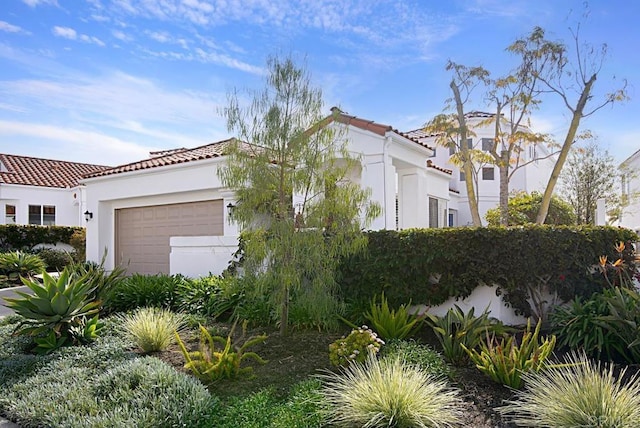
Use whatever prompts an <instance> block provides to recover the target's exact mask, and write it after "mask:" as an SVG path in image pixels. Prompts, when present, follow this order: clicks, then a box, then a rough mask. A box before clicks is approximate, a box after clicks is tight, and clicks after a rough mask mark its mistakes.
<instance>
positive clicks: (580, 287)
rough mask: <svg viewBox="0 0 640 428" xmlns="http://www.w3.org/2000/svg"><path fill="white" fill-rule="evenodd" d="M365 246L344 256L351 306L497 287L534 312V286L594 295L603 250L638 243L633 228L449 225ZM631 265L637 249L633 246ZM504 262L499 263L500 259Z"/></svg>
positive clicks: (519, 307) (378, 236)
mask: <svg viewBox="0 0 640 428" xmlns="http://www.w3.org/2000/svg"><path fill="white" fill-rule="evenodd" d="M366 235H367V238H368V244H367V247H366V249H364V250H363V251H361V252H359V253H357V254H354V255H353V256H351V257H348V258H345V259H344V260H342V263H341V265H340V268H339V271H340V276H339V281H338V282H339V285H340V290H341V293H342V295H343V297H344V299H345V301H346V302H347V303H349V304H354V305H356V306H359V305H363V304H364V305H367V304H368V303H369V302H370V301H371V299H372V298H373V296H375V295H380V294H381V293H382V292H384V293H385V296H386V298H387V299H388V301H389V304H390V305H392V306H399V305H401V304H404V303H407V302H409V301H413V302H414V303H417V304H425V305H430V306H435V305H439V304H441V303H444V302H445V301H446V300H447V299H449V298H451V297H460V298H465V297H468V296H469V295H470V294H471V293H472V291H473V290H474V289H475V288H476V287H478V285H479V284H489V285H494V284H495V285H496V286H497V289H496V292H497V293H499V294H501V296H502V298H503V299H504V300H505V302H506V303H507V304H509V305H510V306H512V307H513V308H514V309H515V310H516V311H517V312H518V313H522V314H523V315H525V316H531V315H532V313H531V307H530V303H529V294H528V291H527V290H528V288H529V286H537V285H538V282H539V279H538V278H544V277H547V276H549V280H548V282H547V285H548V286H549V289H550V291H551V292H552V293H557V294H558V298H559V299H560V300H562V301H569V300H570V299H572V298H574V297H575V296H582V297H588V296H590V295H591V294H592V293H593V292H595V291H597V290H600V289H601V288H602V286H603V285H605V281H604V279H603V278H602V277H601V275H599V274H597V273H596V274H592V273H590V270H589V269H590V268H591V267H593V266H594V265H596V264H597V260H598V257H599V256H600V255H606V256H608V257H609V259H610V260H615V259H616V257H617V254H616V252H615V249H614V248H613V246H612V245H611V243H613V242H620V241H622V242H625V243H626V242H635V241H636V240H638V238H637V235H636V234H635V233H633V232H632V231H630V230H627V229H620V228H612V227H591V226H575V227H568V226H524V227H517V228H487V227H482V228H467V227H465V228H445V229H442V228H441V229H437V228H433V229H410V230H403V231H399V232H398V231H391V230H383V231H375V232H367V233H366ZM624 257H625V262H629V263H630V262H631V260H632V259H633V254H632V252H631V247H630V246H627V250H626V251H625V254H624ZM497 260H499V261H500V262H499V263H498V262H496V261H497Z"/></svg>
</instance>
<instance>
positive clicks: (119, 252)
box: [116, 199, 224, 274]
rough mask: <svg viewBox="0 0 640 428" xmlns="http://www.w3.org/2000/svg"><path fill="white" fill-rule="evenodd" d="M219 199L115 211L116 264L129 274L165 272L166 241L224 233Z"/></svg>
mask: <svg viewBox="0 0 640 428" xmlns="http://www.w3.org/2000/svg"><path fill="white" fill-rule="evenodd" d="M222 210H223V203H222V200H221V199H220V200H216V201H203V202H190V203H184V204H170V205H155V206H149V207H136V208H123V209H119V210H116V262H117V264H119V265H121V266H123V267H125V268H127V271H128V272H129V274H132V273H142V274H156V273H167V274H168V273H169V251H170V247H169V238H170V237H172V236H214V235H223V234H224V224H223V211H222Z"/></svg>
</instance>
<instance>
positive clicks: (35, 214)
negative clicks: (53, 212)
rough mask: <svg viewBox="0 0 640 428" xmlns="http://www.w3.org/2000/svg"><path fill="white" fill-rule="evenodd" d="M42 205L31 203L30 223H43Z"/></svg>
mask: <svg viewBox="0 0 640 428" xmlns="http://www.w3.org/2000/svg"><path fill="white" fill-rule="evenodd" d="M41 214H42V207H41V206H40V205H29V224H42V216H41Z"/></svg>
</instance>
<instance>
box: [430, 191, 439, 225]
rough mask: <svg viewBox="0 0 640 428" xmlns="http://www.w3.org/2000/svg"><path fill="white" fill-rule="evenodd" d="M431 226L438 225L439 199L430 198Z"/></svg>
mask: <svg viewBox="0 0 640 428" xmlns="http://www.w3.org/2000/svg"><path fill="white" fill-rule="evenodd" d="M429 227H438V200H437V199H436V198H429Z"/></svg>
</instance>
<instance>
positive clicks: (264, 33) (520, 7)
mask: <svg viewBox="0 0 640 428" xmlns="http://www.w3.org/2000/svg"><path fill="white" fill-rule="evenodd" d="M589 10H590V13H589V17H588V18H587V19H586V21H584V22H583V24H582V27H581V37H582V39H583V40H584V41H588V42H590V43H592V44H594V45H596V46H599V45H600V44H602V43H607V45H608V55H607V58H606V62H605V65H604V68H603V69H602V71H601V73H600V75H599V79H598V81H597V84H596V85H597V86H596V89H597V94H596V95H601V94H602V93H605V92H606V91H607V90H611V89H614V88H615V87H617V85H619V84H621V82H622V79H627V80H628V82H629V87H628V90H629V95H630V97H631V100H630V101H628V102H626V103H624V104H621V105H616V106H615V107H613V108H611V107H606V108H604V109H602V110H600V111H598V112H597V113H596V114H595V115H593V116H592V117H591V118H589V120H587V121H585V123H584V127H587V128H589V129H591V130H592V131H593V132H594V133H595V134H596V135H597V137H598V141H599V142H600V144H601V145H602V146H603V147H605V148H607V149H608V150H609V151H610V152H611V154H613V155H614V156H615V158H616V159H617V160H619V161H621V160H623V159H625V158H626V157H627V156H629V155H631V154H632V153H633V152H635V151H636V150H638V149H640V125H639V120H638V118H640V92H639V91H638V89H637V88H638V87H639V86H638V85H640V55H639V54H638V51H637V46H638V45H640V26H638V25H637V20H638V18H639V17H640V2H636V1H634V0H598V1H592V2H590V3H589ZM583 11H584V9H583V2H582V1H573V0H536V1H531V0H510V1H502V0H449V1H440V0H429V1H428V0H423V1H421V0H2V7H1V8H0V152H3V153H12V154H22V155H29V156H38V157H47V158H54V159H65V160H73V161H79V162H90V163H98V164H107V165H117V164H121V163H127V162H132V161H135V160H139V159H142V158H144V157H146V156H147V154H148V152H149V151H150V150H158V149H166V148H174V147H194V146H198V145H202V144H206V143H208V142H212V141H217V140H221V139H224V138H227V137H229V136H230V135H229V133H228V132H227V130H226V126H225V123H224V120H223V119H222V118H221V117H220V115H219V114H218V111H219V108H220V107H223V106H224V105H225V104H226V94H227V93H228V92H229V91H230V90H232V89H233V88H253V89H259V88H261V87H262V85H263V78H264V64H265V59H266V57H267V56H268V55H269V54H289V53H293V54H294V56H297V57H299V58H301V57H305V56H306V62H307V65H308V68H309V70H310V71H311V74H312V76H313V82H314V84H315V85H317V86H319V87H321V88H322V89H323V92H324V98H325V102H326V109H327V113H328V112H329V108H330V107H331V106H333V105H337V106H340V107H341V108H342V109H343V110H345V111H347V112H349V113H350V114H354V115H357V116H360V117H363V118H366V119H370V120H375V121H377V122H382V123H386V124H390V125H392V126H394V127H396V128H398V129H400V130H403V131H407V130H411V129H415V128H418V127H420V126H422V125H423V124H424V123H425V122H426V121H427V120H428V119H429V118H430V117H432V116H433V115H435V114H437V113H439V112H441V111H442V108H443V106H444V101H445V99H446V98H447V97H449V93H448V82H449V79H450V76H449V74H448V73H447V72H446V71H445V69H444V66H445V64H446V62H447V60H448V59H451V60H453V61H456V62H458V63H463V64H467V65H473V66H475V65H482V66H484V67H485V68H487V69H489V70H491V72H492V74H493V75H495V76H499V75H502V74H504V73H506V72H507V71H508V70H509V69H510V68H511V67H513V66H514V65H515V64H514V58H512V57H510V56H509V54H507V53H506V52H505V51H504V49H505V48H506V47H507V46H508V45H509V44H510V43H511V42H512V41H513V40H514V39H515V38H517V37H520V36H523V35H525V34H526V33H528V32H529V31H530V30H531V29H532V28H533V27H534V26H541V27H543V28H545V29H546V31H547V34H548V36H549V37H550V38H552V39H558V40H564V41H566V42H570V41H571V34H570V33H569V31H568V27H569V26H570V25H573V24H574V23H575V22H576V21H577V20H578V19H579V18H580V16H581V15H582V13H583ZM614 76H615V80H613V78H614ZM473 101H474V103H473V108H475V109H478V110H487V107H486V106H485V105H484V104H483V99H482V95H481V94H480V93H478V94H477V95H476V96H475V97H474V99H473ZM567 123H568V119H567V114H566V110H563V109H562V108H561V106H559V104H558V100H557V99H548V100H546V101H545V103H544V104H543V105H542V106H541V109H540V111H538V112H536V114H535V116H534V118H533V125H534V127H535V128H536V130H539V131H544V132H551V133H554V134H555V135H557V136H558V137H561V136H562V132H563V131H564V130H565V129H566V126H567Z"/></svg>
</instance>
